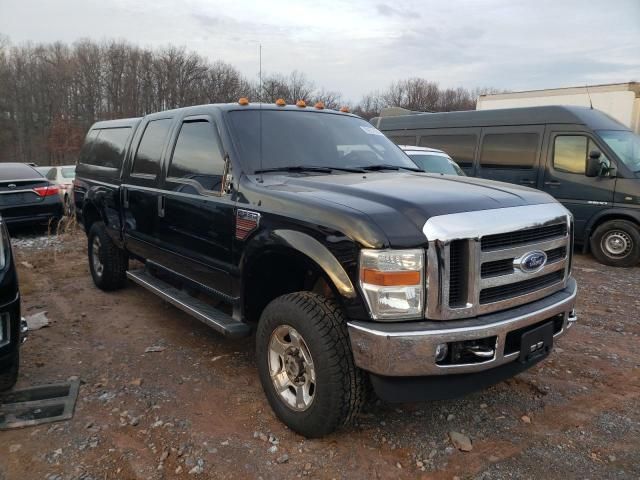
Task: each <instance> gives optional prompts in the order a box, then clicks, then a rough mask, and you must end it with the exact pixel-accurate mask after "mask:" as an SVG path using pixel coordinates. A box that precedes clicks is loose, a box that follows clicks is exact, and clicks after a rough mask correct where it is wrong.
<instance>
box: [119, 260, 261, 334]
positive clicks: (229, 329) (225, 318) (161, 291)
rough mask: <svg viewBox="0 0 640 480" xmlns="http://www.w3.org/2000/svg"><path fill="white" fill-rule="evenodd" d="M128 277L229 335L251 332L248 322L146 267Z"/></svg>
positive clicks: (131, 272) (129, 272)
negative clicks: (201, 298)
mask: <svg viewBox="0 0 640 480" xmlns="http://www.w3.org/2000/svg"><path fill="white" fill-rule="evenodd" d="M127 277H128V278H129V279H130V280H132V281H134V282H135V283H137V284H138V285H140V286H142V287H144V288H146V289H147V290H150V291H151V292H153V293H155V294H156V295H158V296H159V297H160V298H162V299H163V300H166V301H167V302H169V303H170V304H172V305H173V306H175V307H177V308H179V309H180V310H182V311H184V312H186V313H188V314H189V315H191V316H192V317H195V318H197V319H198V320H200V321H201V322H203V323H204V324H206V325H208V326H210V327H211V328H213V329H214V330H216V331H217V332H219V333H222V334H223V335H225V336H227V337H245V336H247V335H249V334H250V333H251V327H249V325H247V324H246V323H242V322H239V321H237V320H234V319H233V318H232V317H231V316H230V315H227V314H226V313H224V312H221V311H220V310H218V309H217V308H214V307H212V306H211V305H207V304H206V303H204V302H202V301H200V300H198V299H197V298H193V297H192V296H191V295H189V294H188V293H186V292H184V291H183V290H179V289H177V288H175V287H173V286H171V285H169V284H168V283H167V282H164V281H162V280H160V279H159V278H156V277H154V276H153V275H151V274H150V273H149V272H148V271H146V270H145V269H140V270H129V271H127Z"/></svg>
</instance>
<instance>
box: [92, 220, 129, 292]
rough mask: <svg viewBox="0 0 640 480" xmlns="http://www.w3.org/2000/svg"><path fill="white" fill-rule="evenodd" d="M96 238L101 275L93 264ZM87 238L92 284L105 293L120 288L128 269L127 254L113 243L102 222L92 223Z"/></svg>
mask: <svg viewBox="0 0 640 480" xmlns="http://www.w3.org/2000/svg"><path fill="white" fill-rule="evenodd" d="M96 237H97V238H98V239H99V249H98V252H99V253H98V257H99V259H100V261H101V263H102V267H103V268H102V273H99V272H98V271H96V268H95V266H94V262H93V250H94V245H95V242H94V240H95V238H96ZM87 238H88V245H87V252H88V258H89V270H90V271H91V277H92V278H93V283H95V284H96V287H98V288H99V289H101V290H106V291H110V290H117V289H119V288H122V287H123V286H124V284H125V281H126V278H127V268H128V267H129V258H128V256H127V253H126V252H125V251H124V250H122V249H121V248H118V247H117V246H116V245H115V244H114V243H113V241H112V240H111V237H109V235H108V234H107V230H106V228H105V226H104V223H103V222H95V223H93V225H91V229H90V230H89V235H88V237H87Z"/></svg>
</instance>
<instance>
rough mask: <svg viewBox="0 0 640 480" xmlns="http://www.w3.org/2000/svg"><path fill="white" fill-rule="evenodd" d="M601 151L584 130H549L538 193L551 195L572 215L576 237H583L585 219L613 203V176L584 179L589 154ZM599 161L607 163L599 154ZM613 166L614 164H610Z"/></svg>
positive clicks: (586, 220)
mask: <svg viewBox="0 0 640 480" xmlns="http://www.w3.org/2000/svg"><path fill="white" fill-rule="evenodd" d="M593 150H597V151H600V152H603V150H602V149H601V148H600V146H599V145H598V143H597V142H596V140H595V139H594V138H593V137H592V136H591V135H589V134H588V133H587V132H584V131H553V130H552V131H551V134H550V136H549V142H548V155H547V165H546V168H545V171H544V177H543V184H542V188H541V189H542V190H544V191H545V192H547V193H549V194H550V195H552V196H554V197H555V198H556V199H557V200H558V201H560V202H562V204H563V205H564V206H565V207H567V208H568V209H569V211H571V213H573V216H574V220H575V235H576V238H578V239H579V238H581V237H583V235H584V229H585V227H586V225H587V223H588V222H589V219H590V218H591V217H592V216H593V215H595V214H597V213H598V212H600V211H601V210H604V209H606V208H609V207H610V206H611V205H612V204H613V196H614V191H615V182H616V179H615V178H614V177H609V176H604V177H592V178H590V177H587V176H586V175H585V167H586V162H587V156H588V155H589V152H591V151H593ZM601 159H602V160H604V161H605V162H607V163H610V162H609V160H608V159H607V158H606V157H605V156H604V153H602V156H601ZM611 166H614V165H611Z"/></svg>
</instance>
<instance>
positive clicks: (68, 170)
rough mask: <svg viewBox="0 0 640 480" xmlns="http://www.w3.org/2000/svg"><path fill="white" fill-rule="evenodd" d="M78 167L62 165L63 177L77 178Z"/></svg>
mask: <svg viewBox="0 0 640 480" xmlns="http://www.w3.org/2000/svg"><path fill="white" fill-rule="evenodd" d="M75 176H76V167H62V178H75Z"/></svg>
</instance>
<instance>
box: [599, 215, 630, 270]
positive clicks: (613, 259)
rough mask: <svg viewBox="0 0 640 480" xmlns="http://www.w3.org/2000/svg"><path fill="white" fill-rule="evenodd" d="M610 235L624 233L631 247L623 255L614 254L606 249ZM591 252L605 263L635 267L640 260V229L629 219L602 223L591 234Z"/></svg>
mask: <svg viewBox="0 0 640 480" xmlns="http://www.w3.org/2000/svg"><path fill="white" fill-rule="evenodd" d="M610 235H622V236H623V237H624V241H625V242H628V243H629V248H628V249H627V250H628V251H626V253H624V254H623V255H618V256H615V255H612V254H611V253H610V252H609V253H608V252H607V251H606V246H605V245H604V244H605V243H606V239H607V237H608V236H610ZM589 246H590V247H591V253H593V256H594V257H596V259H597V260H598V261H599V262H600V263H603V264H605V265H611V266H612V267H635V266H636V265H638V262H640V229H639V228H638V226H637V225H636V224H634V223H632V222H629V221H627V220H610V221H608V222H605V223H603V224H602V225H600V226H599V227H598V228H596V230H595V231H594V232H593V235H591V239H590V245H589Z"/></svg>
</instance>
